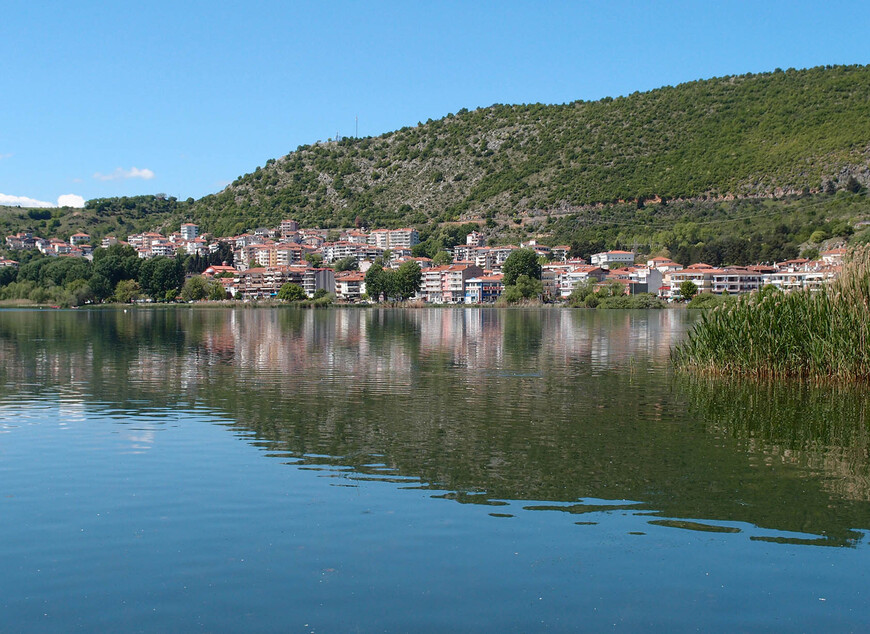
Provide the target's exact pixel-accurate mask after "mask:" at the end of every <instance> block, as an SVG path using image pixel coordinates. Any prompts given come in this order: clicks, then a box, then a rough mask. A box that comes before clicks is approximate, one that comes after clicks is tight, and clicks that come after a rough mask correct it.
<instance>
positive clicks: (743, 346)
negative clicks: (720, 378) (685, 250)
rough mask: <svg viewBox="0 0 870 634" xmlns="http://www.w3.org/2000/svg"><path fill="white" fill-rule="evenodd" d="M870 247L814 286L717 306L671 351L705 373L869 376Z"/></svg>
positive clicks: (681, 364)
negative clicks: (827, 281) (829, 280)
mask: <svg viewBox="0 0 870 634" xmlns="http://www.w3.org/2000/svg"><path fill="white" fill-rule="evenodd" d="M868 340H870V250H868V248H862V249H859V250H856V251H853V252H852V254H851V255H850V256H849V258H848V259H847V261H846V263H845V264H844V266H843V271H842V273H841V275H840V277H839V278H838V279H837V280H835V281H833V282H832V283H831V284H829V285H828V286H826V287H823V288H821V289H819V290H815V291H807V290H805V291H799V292H793V293H790V294H783V293H780V292H775V293H753V294H752V295H750V296H745V297H741V298H740V299H739V300H738V301H737V302H735V303H733V304H730V305H725V306H720V307H718V308H714V309H712V310H711V311H710V312H709V313H707V314H705V315H704V317H703V318H702V319H701V321H700V322H699V323H698V324H697V325H696V326H695V327H694V328H693V329H692V331H691V332H690V333H689V336H688V338H687V339H686V341H685V342H684V343H682V344H680V345H679V346H677V347H676V348H674V350H673V351H672V352H671V358H672V360H673V362H674V364H675V365H676V366H677V367H678V368H681V369H683V370H687V371H691V372H696V373H701V374H725V375H744V376H751V377H757V378H769V379H779V378H787V377H795V378H800V379H806V380H810V381H816V382H827V381H850V382H867V381H868V380H870V350H868V348H867V343H868Z"/></svg>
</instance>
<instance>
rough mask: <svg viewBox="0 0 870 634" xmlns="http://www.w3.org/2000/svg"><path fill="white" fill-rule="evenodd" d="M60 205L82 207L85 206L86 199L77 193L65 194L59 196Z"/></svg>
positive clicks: (58, 202)
mask: <svg viewBox="0 0 870 634" xmlns="http://www.w3.org/2000/svg"><path fill="white" fill-rule="evenodd" d="M57 206H58V207H77V208H79V209H81V208H82V207H84V206H85V199H84V198H82V197H81V196H79V195H77V194H63V195H62V196H58V197H57Z"/></svg>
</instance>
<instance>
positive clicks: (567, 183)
mask: <svg viewBox="0 0 870 634" xmlns="http://www.w3.org/2000/svg"><path fill="white" fill-rule="evenodd" d="M868 159H870V67H866V66H836V67H818V68H813V69H809V70H792V69H790V70H787V71H779V70H777V71H775V72H772V73H763V74H748V75H741V76H734V77H723V78H717V79H710V80H704V81H695V82H690V83H687V84H681V85H679V86H676V87H664V88H660V89H657V90H652V91H650V92H646V93H634V94H632V95H629V96H627V97H619V98H616V99H611V98H605V99H601V100H599V101H594V102H582V101H578V102H573V103H569V104H564V105H541V104H532V105H514V106H511V105H494V106H491V107H489V108H481V109H478V110H475V111H471V112H469V111H464V110H463V111H460V112H458V113H456V114H448V115H447V116H446V117H444V118H443V119H440V120H437V121H432V120H430V121H428V122H426V123H425V124H424V123H421V124H419V125H418V126H416V127H413V128H403V129H401V130H398V131H396V132H392V133H389V134H384V135H382V136H379V137H374V138H363V139H355V138H350V139H343V140H341V141H339V142H330V143H319V144H316V145H310V146H303V147H300V148H298V149H297V150H296V151H295V152H291V153H289V154H288V155H286V156H283V157H281V158H278V159H270V160H269V161H267V162H266V165H265V166H263V167H258V168H257V169H256V170H254V172H252V173H250V174H246V175H244V176H242V177H240V178H239V179H237V180H236V181H235V182H234V183H232V184H231V185H230V186H229V187H227V188H226V189H225V190H224V191H222V192H220V193H218V194H215V195H212V196H206V197H205V198H203V199H201V200H199V201H197V202H196V203H195V204H194V206H193V213H194V215H195V218H196V220H197V221H198V222H200V223H201V224H202V225H203V226H204V227H206V228H207V229H210V230H213V231H216V232H218V233H233V232H234V231H235V230H237V229H243V228H246V227H250V226H252V225H257V224H263V225H269V224H275V223H277V222H278V221H280V220H281V219H282V218H283V217H286V216H293V217H295V218H296V219H297V220H299V221H300V222H301V223H302V224H303V225H308V226H313V225H319V226H324V227H337V226H351V225H353V224H355V223H356V224H365V225H368V226H388V227H389V226H399V225H409V224H412V225H419V224H423V223H428V222H432V221H442V222H443V221H454V220H468V219H473V220H485V219H488V218H489V219H496V220H499V221H502V222H503V221H514V222H527V219H528V218H530V217H532V218H533V217H536V216H540V215H552V214H566V213H571V212H582V211H583V210H586V209H588V208H600V206H602V205H613V204H618V203H619V201H632V202H636V201H638V200H640V201H641V204H642V203H643V201H650V200H652V201H658V200H659V199H661V198H664V199H666V200H673V199H683V198H691V199H697V198H702V197H703V198H723V197H724V198H730V197H731V196H736V197H763V196H773V195H783V194H789V193H808V192H817V191H825V190H827V191H836V190H840V189H845V188H849V187H851V188H853V189H856V186H857V185H860V184H862V183H864V184H866V183H867V182H868V180H870V170H868Z"/></svg>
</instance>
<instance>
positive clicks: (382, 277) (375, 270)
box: [366, 260, 391, 302]
mask: <svg viewBox="0 0 870 634" xmlns="http://www.w3.org/2000/svg"><path fill="white" fill-rule="evenodd" d="M390 273H391V272H390V271H385V270H384V267H383V265H382V264H380V262H379V261H377V260H375V262H374V263H373V264H372V265H371V266H370V267H369V270H368V271H366V293H367V294H368V296H369V297H371V298H372V299H373V300H375V301H376V302H379V301H381V296H386V295H387V292H388V287H389V286H390V282H389V280H388V279H387V278H388V277H389V276H390Z"/></svg>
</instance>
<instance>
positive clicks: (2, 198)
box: [0, 194, 54, 207]
mask: <svg viewBox="0 0 870 634" xmlns="http://www.w3.org/2000/svg"><path fill="white" fill-rule="evenodd" d="M0 205H8V206H10V207H54V203H47V202H45V201H44V200H36V199H35V198H28V197H27V196H10V195H8V194H0Z"/></svg>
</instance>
